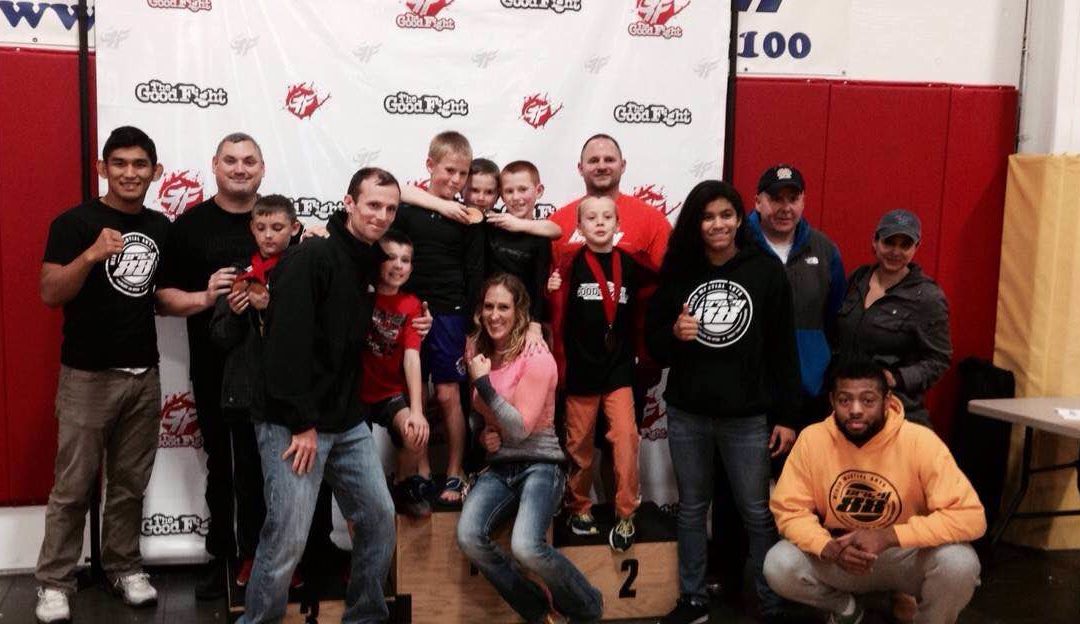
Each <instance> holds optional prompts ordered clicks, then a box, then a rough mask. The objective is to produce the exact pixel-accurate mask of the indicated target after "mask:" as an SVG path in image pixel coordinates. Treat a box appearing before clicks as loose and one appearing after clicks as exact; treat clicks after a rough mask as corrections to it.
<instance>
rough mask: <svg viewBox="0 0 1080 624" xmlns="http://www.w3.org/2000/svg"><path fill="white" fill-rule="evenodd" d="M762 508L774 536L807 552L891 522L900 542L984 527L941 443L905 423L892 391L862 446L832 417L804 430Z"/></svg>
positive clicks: (944, 538) (957, 535)
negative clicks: (881, 419)
mask: <svg viewBox="0 0 1080 624" xmlns="http://www.w3.org/2000/svg"><path fill="white" fill-rule="evenodd" d="M769 506H770V507H771V508H772V512H773V515H774V516H775V517H776V525H777V528H779V529H780V533H781V535H783V536H784V538H786V539H787V540H789V541H790V542H792V543H793V544H795V545H796V546H798V547H799V548H800V549H802V550H803V551H805V552H808V553H810V554H812V555H820V554H821V550H822V549H823V548H825V545H826V544H828V543H829V540H831V539H832V538H833V535H836V534H842V533H847V532H849V531H853V530H856V529H879V528H885V527H888V526H892V527H893V528H894V529H895V530H896V537H897V539H898V540H899V541H900V546H901V547H905V548H907V547H916V548H923V547H931V546H940V545H942V544H947V543H952V542H970V541H972V540H974V539H977V538H978V537H980V536H981V535H982V534H983V533H984V532H986V516H985V514H984V513H983V506H982V503H980V502H979V497H978V495H977V494H975V490H974V489H973V488H972V487H971V483H970V482H969V481H968V479H967V477H965V476H964V473H963V472H961V471H960V468H959V467H958V466H957V465H956V461H955V460H954V459H953V456H952V454H951V453H950V452H949V449H948V447H946V446H945V443H944V442H942V441H941V439H940V438H938V437H937V435H936V434H935V433H934V432H933V431H932V430H930V429H929V428H928V427H924V426H922V425H917V424H915V423H911V422H908V421H906V420H905V419H904V407H903V405H901V404H900V401H899V400H898V399H897V398H896V397H894V396H890V397H889V400H888V402H887V403H886V407H885V426H884V427H883V428H882V430H881V431H879V432H878V434H877V435H875V436H874V437H873V438H871V440H870V441H869V442H867V443H866V444H865V445H863V446H862V448H859V447H857V446H855V445H854V444H852V443H851V442H850V441H848V439H847V438H846V437H844V434H843V433H842V432H841V431H840V429H839V428H838V427H837V426H836V421H835V420H834V419H833V417H832V415H830V416H828V417H827V418H826V419H825V420H823V421H821V422H819V423H815V424H813V425H810V426H809V427H807V428H806V429H805V430H803V432H802V433H801V434H799V438H798V440H796V442H795V447H794V448H793V449H791V456H790V457H788V460H787V463H786V464H785V466H784V471H783V473H782V474H781V475H780V480H779V481H778V482H777V484H776V489H775V490H774V491H773V495H772V500H771V501H770V503H769ZM823 518H824V521H822V519H823Z"/></svg>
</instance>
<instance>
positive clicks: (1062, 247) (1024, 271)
mask: <svg viewBox="0 0 1080 624" xmlns="http://www.w3.org/2000/svg"><path fill="white" fill-rule="evenodd" d="M954 243H955V244H965V245H968V244H978V241H955V242H954ZM994 347H995V348H994V363H995V364H996V365H998V366H1000V367H1002V368H1007V369H1009V370H1011V371H1012V372H1013V373H1014V374H1015V375H1016V386H1017V396H1022V397H1023V396H1080V156H1047V155H1019V154H1014V155H1013V156H1010V157H1009V177H1008V187H1007V189H1006V191H1005V223H1004V231H1003V235H1002V241H1001V276H1000V278H999V284H998V305H997V331H996V335H995V341H994ZM1016 429H1017V430H1014V432H1013V434H1014V435H1013V445H1012V452H1011V453H1010V461H1009V473H1010V475H1011V476H1012V483H1011V486H1012V487H1015V485H1016V479H1017V475H1018V470H1019V453H1020V447H1021V442H1022V439H1023V438H1022V434H1021V433H1020V431H1019V430H1018V429H1019V428H1016ZM1078 446H1080V444H1078V442H1077V441H1076V440H1072V439H1068V438H1064V437H1060V436H1054V435H1049V434H1036V436H1035V442H1034V453H1033V460H1034V461H1033V464H1034V465H1036V466H1038V465H1046V464H1052V463H1064V462H1070V461H1076V459H1077V451H1078ZM1076 479H1077V476H1076V471H1074V470H1068V471H1055V472H1052V473H1046V474H1040V475H1034V476H1033V477H1032V482H1031V486H1030V488H1029V490H1028V494H1027V497H1026V498H1025V500H1024V504H1023V505H1022V506H1021V508H1020V510H1021V511H1026V510H1040V511H1042V510H1054V509H1075V508H1078V507H1080V495H1078V493H1077V487H1076ZM1012 491H1014V490H1012V489H1011V488H1007V489H1006V492H1007V495H1008V493H1011V492H1012ZM1005 539H1006V540H1007V541H1010V542H1013V543H1019V544H1024V545H1028V546H1035V547H1040V548H1050V549H1060V548H1080V516H1071V517H1061V518H1056V519H1039V520H1017V521H1014V522H1013V523H1012V524H1010V526H1009V530H1008V532H1007V533H1006V534H1005Z"/></svg>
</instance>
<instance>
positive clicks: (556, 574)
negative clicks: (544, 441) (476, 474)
mask: <svg viewBox="0 0 1080 624" xmlns="http://www.w3.org/2000/svg"><path fill="white" fill-rule="evenodd" d="M565 488H566V474H565V473H564V472H563V469H562V468H560V467H559V466H558V465H557V464H548V463H540V462H536V463H530V462H513V463H505V464H493V465H492V466H491V467H490V468H489V469H488V470H487V471H485V472H484V473H482V474H481V475H480V478H479V479H477V481H476V485H474V486H473V487H472V489H470V490H469V496H468V497H467V498H466V499H465V506H464V508H463V509H462V510H461V519H460V520H458V525H457V540H458V545H459V546H460V547H461V551H462V552H463V553H465V556H466V557H468V558H469V560H470V561H472V562H473V564H475V565H476V567H477V568H478V569H479V570H480V572H481V573H482V574H483V575H484V578H486V579H487V580H488V581H490V582H491V584H492V585H494V586H495V589H496V590H498V592H499V595H501V596H502V597H503V600H505V601H506V602H507V604H509V605H510V606H511V607H513V609H514V611H517V612H518V614H519V615H521V617H523V618H525V621H526V622H537V621H542V620H543V618H544V616H545V615H547V613H548V611H549V610H550V609H549V606H548V599H547V596H546V595H545V594H544V590H543V589H541V588H540V586H538V585H537V584H536V583H534V582H533V581H531V580H529V579H528V578H526V577H525V575H524V574H523V573H522V571H521V569H520V568H519V567H518V566H519V565H520V566H521V567H524V568H525V569H526V570H528V571H530V572H532V573H534V574H536V575H537V576H539V577H540V578H541V579H542V580H543V581H544V584H545V585H546V586H547V588H548V590H549V591H550V592H551V598H552V600H553V601H554V603H555V609H556V610H558V611H559V612H560V613H562V614H563V615H565V616H566V617H568V618H570V620H571V621H573V622H593V621H597V620H599V619H600V617H601V615H603V610H604V604H603V598H602V596H601V594H600V590H598V589H596V588H595V587H593V586H592V585H591V584H590V583H589V581H588V579H586V578H585V576H584V575H583V574H582V573H581V572H580V571H579V570H578V569H577V568H575V567H574V564H572V563H570V561H569V560H567V559H566V557H564V556H562V554H561V553H559V551H557V550H555V548H554V547H552V546H551V544H548V543H547V535H546V533H547V530H548V527H549V526H551V520H552V518H553V517H554V516H555V514H556V513H557V512H558V511H559V507H560V506H561V504H562V498H563V491H564V490H565ZM515 511H516V512H517V518H516V519H515V520H514V529H513V533H512V534H511V537H510V551H511V554H512V555H513V559H511V558H510V557H509V556H508V555H507V553H506V552H504V551H503V549H502V548H500V547H499V546H498V545H497V544H496V543H495V542H494V541H493V540H492V539H491V533H492V531H494V530H495V528H496V527H497V526H499V525H500V524H501V523H503V522H505V521H506V520H508V519H510V517H511V516H513V515H514V512H515Z"/></svg>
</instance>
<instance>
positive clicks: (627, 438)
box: [566, 387, 641, 518]
mask: <svg viewBox="0 0 1080 624" xmlns="http://www.w3.org/2000/svg"><path fill="white" fill-rule="evenodd" d="M601 402H603V405H604V416H606V417H607V420H608V432H607V441H608V442H610V443H611V454H612V459H613V460H614V461H613V464H614V468H615V512H616V513H617V514H618V516H619V517H620V518H629V517H630V516H632V515H633V514H634V512H635V511H637V508H638V505H640V504H641V494H640V491H639V484H638V445H639V444H640V443H641V436H640V435H639V434H638V428H637V423H636V422H635V421H634V393H633V391H631V389H630V388H628V387H627V388H619V389H617V390H614V391H612V392H609V393H608V394H604V395H599V394H598V395H593V396H568V397H566V452H567V454H568V455H569V456H570V478H569V487H568V488H567V492H566V500H567V503H566V504H567V507H568V508H569V510H570V512H571V513H573V514H583V513H585V512H587V511H589V510H590V509H592V499H591V498H589V491H590V490H592V480H593V455H594V452H593V451H594V449H593V443H594V441H593V436H594V435H595V433H596V414H597V412H598V411H599V409H600V404H601Z"/></svg>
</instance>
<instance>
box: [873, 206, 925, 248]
mask: <svg viewBox="0 0 1080 624" xmlns="http://www.w3.org/2000/svg"><path fill="white" fill-rule="evenodd" d="M896 234H903V235H904V236H907V237H908V238H910V239H911V240H913V241H915V242H916V243H917V242H919V240H920V239H921V238H922V223H921V222H920V221H919V217H917V216H915V213H913V212H911V211H908V210H903V209H900V208H897V209H896V210H890V211H889V212H886V213H885V214H883V215H881V221H878V224H877V229H876V230H874V238H875V239H883V238H889V237H890V236H894V235H896Z"/></svg>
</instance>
